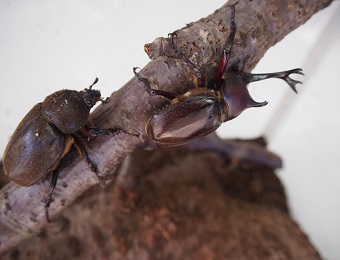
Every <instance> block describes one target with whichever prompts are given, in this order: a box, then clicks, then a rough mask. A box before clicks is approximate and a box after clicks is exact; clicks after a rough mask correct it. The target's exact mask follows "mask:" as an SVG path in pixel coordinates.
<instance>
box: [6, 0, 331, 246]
mask: <svg viewBox="0 0 340 260" xmlns="http://www.w3.org/2000/svg"><path fill="white" fill-rule="evenodd" d="M235 2H236V1H230V2H229V3H228V5H230V4H232V3H235ZM330 3H331V0H323V1H320V0H312V1H305V2H304V3H301V1H281V0H280V1H278V0H267V1H261V0H254V1H239V3H238V5H237V6H236V24H237V33H236V38H235V43H234V47H233V52H232V57H231V60H230V63H229V65H230V64H240V62H241V61H242V60H243V57H244V56H245V55H249V56H250V59H249V62H248V63H247V64H246V68H245V70H246V71H248V70H251V69H252V68H253V67H254V66H255V65H256V63H257V62H258V61H259V60H260V58H261V57H262V56H263V55H264V53H265V52H266V51H267V50H268V48H270V47H271V46H273V45H274V44H275V43H276V42H278V41H280V40H282V39H283V37H284V36H285V35H287V34H288V33H289V32H291V31H292V30H294V29H295V28H297V27H298V26H300V25H301V24H303V23H305V22H306V21H307V20H308V19H309V18H310V17H311V16H312V15H313V14H314V13H316V12H317V11H319V10H321V9H322V8H324V7H326V6H328V5H329V4H330ZM229 24H230V8H228V7H227V5H224V6H223V7H222V8H220V9H219V10H217V11H215V12H214V13H213V14H212V15H210V16H208V17H207V18H203V19H201V20H199V21H198V22H195V23H191V24H189V25H187V26H186V27H185V28H183V29H181V30H178V31H177V38H176V39H175V40H176V45H177V46H178V48H179V49H181V50H183V52H184V53H185V54H186V55H188V56H189V58H190V59H191V60H193V61H194V63H195V64H197V65H198V67H199V68H200V69H201V71H202V72H203V73H204V75H205V76H206V78H208V79H212V78H213V76H214V71H215V70H216V67H217V62H218V60H219V56H220V53H221V50H222V47H223V44H224V43H225V40H226V37H227V35H228V32H229ZM165 33H166V32H165ZM145 50H146V51H147V53H148V54H149V55H150V57H151V58H152V59H153V60H152V61H151V62H150V63H149V64H148V65H147V66H146V67H145V68H144V69H143V70H142V71H141V74H143V75H144V76H145V77H147V78H149V79H150V81H151V82H152V83H153V84H154V85H155V86H158V87H159V88H161V89H164V90H168V91H173V92H176V93H183V92H184V91H185V90H186V89H189V88H192V87H194V86H195V84H196V82H195V76H194V74H193V73H192V72H191V70H190V68H189V67H188V66H187V65H186V64H184V63H183V62H182V61H181V60H180V59H177V56H176V54H175V53H173V52H172V50H171V49H170V48H169V46H168V41H167V40H166V39H164V38H158V39H156V41H155V42H154V43H152V44H148V45H146V46H145ZM164 55H166V56H164ZM136 65H137V64H136ZM110 98H111V102H110V103H109V104H106V105H102V106H100V107H98V108H97V109H96V110H95V111H94V112H93V113H92V115H91V117H92V119H93V122H94V124H95V125H96V126H97V127H101V128H105V127H112V126H117V125H119V126H121V127H123V128H125V129H131V130H133V131H138V132H140V133H141V137H140V138H137V137H134V136H130V135H127V134H124V133H121V134H118V135H114V136H106V137H97V138H94V139H93V140H91V141H90V142H89V145H88V152H89V156H90V158H91V159H92V160H93V162H95V163H96V164H97V165H98V169H99V172H100V176H101V177H102V178H103V179H104V180H107V181H112V180H115V178H116V173H115V171H114V170H115V169H116V168H117V167H118V165H119V163H120V162H121V161H122V159H123V158H124V157H125V156H126V155H127V154H129V153H131V152H132V151H133V150H134V149H135V148H136V147H137V146H138V145H142V144H143V143H145V141H146V140H145V131H144V125H145V122H146V121H147V119H148V117H149V116H150V115H151V114H153V113H154V112H155V111H156V110H157V109H159V108H161V107H162V106H164V105H165V104H166V100H164V99H163V98H161V97H155V96H150V95H149V94H148V93H146V92H145V91H144V88H143V85H142V84H141V83H140V82H138V80H137V79H136V78H133V79H131V80H130V81H129V82H128V83H126V84H125V86H124V87H122V88H121V89H120V90H118V91H117V92H114V93H113V94H112V95H111V97H110ZM98 183H99V180H98V178H97V177H96V175H95V174H93V173H92V172H91V171H90V170H89V168H88V165H87V164H86V162H85V160H83V159H82V158H81V157H80V156H78V155H77V153H76V152H75V151H73V152H71V153H69V154H68V155H67V156H66V157H65V158H64V159H63V162H62V164H61V167H60V178H59V181H58V184H57V187H56V190H55V193H54V196H53V198H54V201H53V202H52V203H51V206H50V209H49V212H50V216H51V217H53V216H55V215H57V214H59V213H60V212H61V211H62V210H63V209H64V208H65V207H67V206H68V205H70V204H71V203H72V202H73V201H74V200H75V199H76V198H77V197H79V196H80V195H81V194H82V193H83V192H84V191H86V190H87V189H88V188H90V187H91V186H93V185H95V184H98ZM48 185H49V181H48V180H46V181H43V182H41V183H39V184H36V185H33V186H31V187H19V186H17V185H14V184H12V183H10V184H8V185H6V186H5V187H3V189H2V190H1V193H0V230H1V235H0V252H5V251H7V250H8V249H10V248H11V247H13V246H15V245H16V244H18V243H19V242H20V241H21V240H23V239H25V238H28V237H30V236H32V235H34V234H37V233H38V232H39V231H40V230H41V228H42V227H43V226H44V225H45V224H46V218H45V212H44V203H43V202H41V200H42V199H43V198H45V196H46V192H47V189H48Z"/></svg>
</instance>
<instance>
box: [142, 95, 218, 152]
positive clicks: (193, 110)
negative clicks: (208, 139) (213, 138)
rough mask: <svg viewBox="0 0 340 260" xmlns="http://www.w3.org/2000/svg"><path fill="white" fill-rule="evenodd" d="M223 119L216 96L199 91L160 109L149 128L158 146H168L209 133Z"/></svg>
mask: <svg viewBox="0 0 340 260" xmlns="http://www.w3.org/2000/svg"><path fill="white" fill-rule="evenodd" d="M221 123H222V120H221V110H220V105H219V102H218V101H217V97H215V96H214V95H210V96H209V95H204V96H203V95H199V96H191V97H189V98H187V99H186V100H184V101H182V102H180V103H177V104H176V106H171V105H170V106H168V107H167V109H164V110H161V111H160V112H159V113H158V114H156V115H154V116H153V117H151V118H150V121H149V123H148V124H147V125H146V126H147V129H146V131H147V134H148V136H149V137H151V138H152V139H153V140H154V141H155V142H156V144H157V145H158V146H161V147H167V146H175V145H180V144H183V143H186V142H187V141H188V140H193V139H196V138H199V137H202V136H204V135H207V134H208V133H210V132H212V131H214V130H215V129H217V128H218V127H219V126H220V125H221Z"/></svg>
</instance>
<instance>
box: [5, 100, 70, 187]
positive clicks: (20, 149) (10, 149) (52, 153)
mask: <svg viewBox="0 0 340 260" xmlns="http://www.w3.org/2000/svg"><path fill="white" fill-rule="evenodd" d="M41 110H42V103H38V104H37V105H35V106H34V107H33V108H32V109H31V110H30V112H28V114H27V115H26V116H25V117H24V119H23V120H22V121H21V123H20V124H19V126H18V127H17V129H16V130H15V132H14V134H13V136H12V137H11V139H10V141H9V143H8V145H7V147H6V150H5V153H4V157H3V166H4V170H5V174H6V175H7V176H8V178H9V179H10V180H11V181H13V182H15V183H16V184H18V185H21V186H29V185H32V184H35V183H36V182H38V181H40V180H41V179H42V178H43V177H45V175H46V174H47V173H48V172H51V171H53V170H54V169H55V168H56V167H57V166H58V164H59V161H60V159H61V158H62V157H63V156H64V155H65V153H66V152H67V151H68V150H69V149H70V146H71V144H72V137H69V136H65V135H63V134H62V133H60V131H58V129H57V128H56V127H54V126H53V125H51V124H49V123H48V122H46V121H45V120H44V118H43V117H42V116H41Z"/></svg>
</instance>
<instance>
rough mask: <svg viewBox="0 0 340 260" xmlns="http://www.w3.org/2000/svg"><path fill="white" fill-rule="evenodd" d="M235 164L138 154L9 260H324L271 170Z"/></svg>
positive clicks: (170, 152)
mask: <svg viewBox="0 0 340 260" xmlns="http://www.w3.org/2000/svg"><path fill="white" fill-rule="evenodd" d="M235 143H236V144H240V145H248V144H250V143H249V142H248V143H245V142H242V143H241V142H237V141H235ZM253 145H255V146H256V144H254V143H253ZM257 146H258V145H257ZM230 163H231V161H230V158H228V157H225V156H221V155H220V154H218V153H216V152H214V151H210V152H192V151H187V150H183V149H181V148H171V149H158V150H154V151H146V150H143V149H137V150H136V151H135V152H134V153H132V154H131V155H130V156H129V157H127V158H126V160H125V161H124V163H123V165H122V167H121V170H120V172H119V178H118V179H117V181H116V182H115V183H111V184H110V185H108V186H107V187H106V189H101V188H99V187H98V186H97V187H93V188H92V189H91V190H89V191H88V192H87V193H86V194H85V195H84V196H82V197H81V200H80V201H79V202H78V203H77V204H76V205H74V206H72V207H70V208H68V209H67V210H65V211H64V212H63V213H62V215H61V216H60V217H59V218H57V220H56V221H55V222H54V223H52V224H51V225H49V226H48V227H46V228H45V229H43V230H42V231H41V233H40V235H39V236H36V237H34V238H32V239H30V240H28V241H26V242H24V243H23V244H22V245H20V246H19V247H17V248H16V249H14V250H12V251H11V252H10V253H9V254H8V255H7V256H6V257H5V258H4V259H27V258H30V259H139V260H143V259H320V256H319V255H318V253H317V252H316V251H315V249H314V248H313V246H312V245H311V244H310V242H309V241H308V239H307V237H306V236H305V235H304V234H303V233H302V232H301V230H300V229H299V227H298V226H297V225H296V224H295V223H294V222H293V221H292V220H291V218H290V217H289V214H288V212H287V205H286V200H285V195H284V190H283V187H282V185H281V183H280V181H279V180H278V178H277V177H276V176H275V174H274V173H273V170H272V169H270V168H267V167H263V166H261V165H259V164H254V163H250V162H242V163H237V164H234V165H233V166H232V165H231V164H230Z"/></svg>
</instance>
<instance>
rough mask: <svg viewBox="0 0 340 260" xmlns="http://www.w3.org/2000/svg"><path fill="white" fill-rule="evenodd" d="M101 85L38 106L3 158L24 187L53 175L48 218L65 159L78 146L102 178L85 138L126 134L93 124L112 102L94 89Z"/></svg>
mask: <svg viewBox="0 0 340 260" xmlns="http://www.w3.org/2000/svg"><path fill="white" fill-rule="evenodd" d="M97 82H98V78H96V79H95V81H94V82H93V84H92V85H91V86H90V87H89V88H85V89H84V90H82V91H75V90H67V89H64V90H60V91H57V92H55V93H53V94H51V95H49V96H47V97H46V98H45V100H44V101H43V102H42V103H38V104H36V105H35V106H34V107H33V108H32V109H31V110H30V111H29V112H28V113H27V115H26V116H25V117H24V118H23V120H22V121H21V122H20V124H19V125H18V127H17V128H16V130H15V131H14V133H13V135H12V137H11V139H10V141H9V142H8V144H7V147H6V149H5V152H4V155H3V167H4V170H5V175H7V176H8V178H9V179H10V180H11V181H13V182H14V183H16V184H18V185H20V186H30V185H33V184H35V183H37V182H39V181H41V180H43V179H44V178H45V177H46V176H47V175H48V174H49V173H52V180H51V183H50V187H49V192H48V197H47V200H46V204H45V208H46V218H47V220H48V221H49V217H48V207H49V205H50V203H51V199H52V194H53V191H54V188H55V186H56V184H57V180H58V173H59V171H58V166H59V164H60V161H61V159H62V158H63V157H64V156H65V155H66V154H67V153H68V152H69V150H70V148H71V147H72V145H74V146H75V147H76V148H77V150H78V152H79V153H80V154H81V155H82V156H83V157H84V158H85V159H86V161H87V163H88V164H89V166H90V167H91V170H92V171H93V172H94V173H96V175H97V176H98V169H97V167H96V165H95V164H94V163H93V162H92V161H91V159H90V158H89V156H88V154H87V152H86V150H85V147H84V145H83V140H82V137H83V136H84V135H86V136H87V137H88V138H89V137H94V136H99V135H106V134H114V133H117V132H124V133H127V134H132V135H136V136H138V135H139V134H137V133H130V132H129V131H126V130H124V129H122V128H120V127H112V128H107V129H99V128H95V127H94V126H93V125H92V124H91V122H90V121H89V114H90V110H91V108H92V107H93V106H94V105H95V104H96V103H97V102H98V101H102V103H107V102H109V98H106V99H105V100H104V99H103V98H102V97H101V94H100V91H99V90H94V89H92V87H93V85H94V84H96V83H97Z"/></svg>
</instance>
